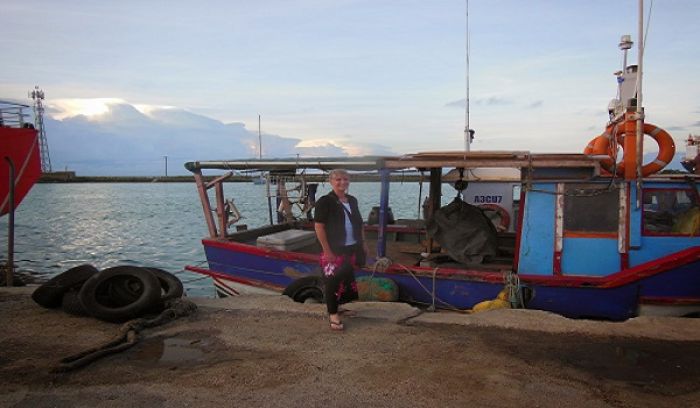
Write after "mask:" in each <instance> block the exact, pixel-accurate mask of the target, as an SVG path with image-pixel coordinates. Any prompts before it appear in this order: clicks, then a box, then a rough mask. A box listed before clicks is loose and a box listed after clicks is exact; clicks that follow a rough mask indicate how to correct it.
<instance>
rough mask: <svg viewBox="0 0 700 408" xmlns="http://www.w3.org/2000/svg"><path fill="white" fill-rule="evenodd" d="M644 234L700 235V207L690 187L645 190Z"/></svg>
mask: <svg viewBox="0 0 700 408" xmlns="http://www.w3.org/2000/svg"><path fill="white" fill-rule="evenodd" d="M642 197H643V200H644V213H643V214H644V215H643V221H642V222H643V228H644V235H687V236H693V235H700V207H698V205H697V204H695V200H694V198H693V194H692V190H690V189H647V190H644V192H643V195H642Z"/></svg>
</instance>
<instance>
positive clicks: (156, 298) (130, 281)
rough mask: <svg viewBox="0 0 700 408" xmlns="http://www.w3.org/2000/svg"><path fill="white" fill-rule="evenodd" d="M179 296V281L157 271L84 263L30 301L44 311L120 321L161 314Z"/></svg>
mask: <svg viewBox="0 0 700 408" xmlns="http://www.w3.org/2000/svg"><path fill="white" fill-rule="evenodd" d="M182 294H183V286H182V282H181V281H180V280H179V279H178V278H177V277H176V276H175V275H173V274H172V273H170V272H167V271H165V270H163V269H158V268H146V267H137V266H115V267H112V268H107V269H103V270H101V271H99V270H97V268H95V267H94V266H92V265H89V264H85V265H80V266H76V267H74V268H71V269H68V270H67V271H65V272H63V273H61V274H59V275H57V276H55V277H53V278H52V279H51V280H49V281H48V282H46V283H44V284H43V285H41V286H39V287H38V288H37V289H36V290H35V291H34V293H32V299H34V301H35V302H36V303H38V304H39V305H41V306H43V307H46V308H51V309H53V308H58V307H61V308H63V310H64V311H65V312H67V313H70V314H74V315H78V316H92V317H95V318H98V319H100V320H105V321H108V322H124V321H127V320H130V319H135V318H138V317H142V316H144V315H147V314H157V313H160V312H162V311H163V309H164V308H165V306H166V302H168V301H171V300H174V299H178V298H180V297H181V296H182Z"/></svg>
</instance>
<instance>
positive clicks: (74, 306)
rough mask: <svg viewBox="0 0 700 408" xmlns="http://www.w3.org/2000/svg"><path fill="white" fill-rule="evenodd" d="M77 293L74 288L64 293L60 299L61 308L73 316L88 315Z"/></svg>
mask: <svg viewBox="0 0 700 408" xmlns="http://www.w3.org/2000/svg"><path fill="white" fill-rule="evenodd" d="M79 294H80V292H79V290H78V289H75V288H73V289H70V290H68V291H67V292H66V293H64V294H63V298H62V300H61V309H62V310H63V311H64V312H66V313H68V314H72V315H74V316H89V314H88V313H87V311H85V308H84V307H83V305H82V304H81V303H80V297H79Z"/></svg>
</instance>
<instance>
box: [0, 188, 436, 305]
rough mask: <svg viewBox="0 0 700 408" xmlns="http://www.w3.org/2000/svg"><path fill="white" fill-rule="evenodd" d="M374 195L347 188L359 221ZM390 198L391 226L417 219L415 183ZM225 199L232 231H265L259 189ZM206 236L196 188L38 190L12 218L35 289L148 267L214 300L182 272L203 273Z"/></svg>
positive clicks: (18, 257) (0, 227)
mask: <svg viewBox="0 0 700 408" xmlns="http://www.w3.org/2000/svg"><path fill="white" fill-rule="evenodd" d="M424 187H425V188H424V190H423V192H422V195H423V197H425V195H426V194H427V186H424ZM328 191H330V187H329V185H328V183H321V184H319V188H318V192H317V194H316V197H317V198H318V197H321V196H322V195H323V194H326V193H327V192H328ZM379 191H380V185H379V183H376V182H355V183H352V184H351V186H350V193H351V194H353V195H354V196H356V197H357V198H358V201H359V204H360V211H361V213H362V215H363V216H364V218H365V219H367V215H368V214H369V212H370V210H371V209H372V207H374V206H378V205H379ZM390 191H391V194H390V202H389V204H390V206H391V207H392V212H393V214H394V216H395V218H418V214H419V203H418V195H419V184H418V183H400V182H394V183H391V187H390ZM210 192H211V194H213V191H211V190H210ZM224 193H225V196H226V198H233V199H234V203H235V204H236V207H237V208H238V210H239V211H240V212H241V215H242V216H243V218H242V219H241V220H240V221H239V222H238V224H246V225H248V227H249V228H253V227H257V226H262V225H265V224H267V223H269V211H268V203H267V189H266V186H265V185H254V184H253V183H225V184H224ZM211 203H212V205H215V201H214V200H213V197H212V199H211ZM274 211H275V208H274V199H273V213H274ZM7 222H8V217H7V216H3V217H2V218H0V262H1V263H2V264H5V263H6V262H7V242H8V225H7ZM206 235H207V227H206V222H205V221H204V216H203V213H202V205H201V203H200V200H199V196H198V194H197V189H196V187H195V184H194V183H72V184H37V185H35V186H34V187H33V188H32V190H31V191H30V192H29V194H28V195H27V196H26V197H25V199H24V201H23V202H22V204H21V205H20V206H19V208H17V210H16V212H15V240H14V243H15V255H14V258H15V265H16V267H17V270H18V271H19V272H20V273H23V274H29V275H32V276H34V277H36V278H37V280H39V281H43V280H46V279H49V278H50V277H52V276H54V275H57V274H59V273H61V272H63V271H65V270H66V269H69V268H71V267H74V266H77V265H81V264H84V263H89V264H92V265H94V266H95V267H97V268H98V269H104V268H108V267H111V266H116V265H134V266H151V267H157V268H162V269H165V270H167V271H170V272H173V273H175V274H176V275H177V276H178V277H179V278H180V280H182V281H183V282H184V284H185V288H186V290H187V294H188V295H190V296H214V289H213V286H212V283H211V281H210V280H209V279H208V278H205V279H203V278H202V276H201V275H198V274H194V273H191V272H187V271H185V270H184V266H185V265H195V266H203V267H206V259H205V256H204V250H203V249H202V245H201V239H202V238H204V237H205V236H206Z"/></svg>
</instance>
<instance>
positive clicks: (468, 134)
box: [464, 0, 472, 154]
mask: <svg viewBox="0 0 700 408" xmlns="http://www.w3.org/2000/svg"><path fill="white" fill-rule="evenodd" d="M465 3H466V4H465V8H466V26H465V43H466V45H465V53H466V69H465V77H466V78H465V79H466V81H465V82H466V99H465V105H466V107H465V110H464V152H465V154H466V153H468V152H469V150H470V145H471V142H472V141H471V139H472V137H471V135H472V132H471V130H470V129H469V0H465Z"/></svg>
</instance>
